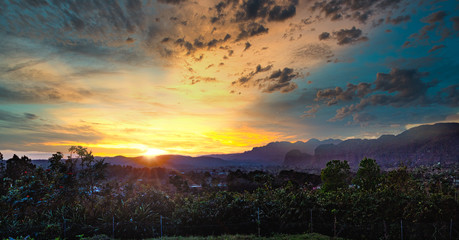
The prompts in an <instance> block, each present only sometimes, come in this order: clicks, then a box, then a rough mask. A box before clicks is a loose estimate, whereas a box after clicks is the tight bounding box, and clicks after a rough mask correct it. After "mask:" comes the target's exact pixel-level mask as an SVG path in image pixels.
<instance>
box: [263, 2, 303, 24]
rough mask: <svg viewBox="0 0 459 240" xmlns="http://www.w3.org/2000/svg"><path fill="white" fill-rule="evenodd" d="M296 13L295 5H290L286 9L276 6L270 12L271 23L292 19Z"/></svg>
mask: <svg viewBox="0 0 459 240" xmlns="http://www.w3.org/2000/svg"><path fill="white" fill-rule="evenodd" d="M295 13H296V7H295V5H293V4H292V5H289V6H286V7H282V6H274V7H273V8H272V9H271V11H269V18H268V20H270V21H284V20H285V19H288V18H291V17H293V16H294V15H295Z"/></svg>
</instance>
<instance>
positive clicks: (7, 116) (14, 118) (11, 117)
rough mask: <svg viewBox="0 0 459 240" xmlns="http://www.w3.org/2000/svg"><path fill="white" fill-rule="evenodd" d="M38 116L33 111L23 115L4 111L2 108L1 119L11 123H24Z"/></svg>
mask: <svg viewBox="0 0 459 240" xmlns="http://www.w3.org/2000/svg"><path fill="white" fill-rule="evenodd" d="M37 118H38V116H37V115H35V114H33V113H24V114H23V115H20V114H15V113H11V112H8V111H3V110H1V109H0V121H4V122H10V123H22V122H25V121H29V120H34V119H37Z"/></svg>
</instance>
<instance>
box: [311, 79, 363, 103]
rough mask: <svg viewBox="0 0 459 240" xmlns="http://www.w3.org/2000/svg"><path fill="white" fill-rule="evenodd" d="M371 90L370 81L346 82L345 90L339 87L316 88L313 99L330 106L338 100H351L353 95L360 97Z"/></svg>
mask: <svg viewBox="0 0 459 240" xmlns="http://www.w3.org/2000/svg"><path fill="white" fill-rule="evenodd" d="M371 92H372V90H371V84H370V83H359V84H357V85H354V84H351V83H348V84H347V88H346V90H343V89H342V88H341V87H336V88H334V89H333V88H331V89H324V90H318V91H317V93H316V99H315V100H316V101H321V100H322V101H325V102H326V103H327V105H329V106H330V105H334V104H337V103H338V101H351V100H353V99H354V98H355V97H359V98H362V97H364V96H366V95H367V94H368V93H371Z"/></svg>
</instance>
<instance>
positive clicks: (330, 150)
mask: <svg viewBox="0 0 459 240" xmlns="http://www.w3.org/2000/svg"><path fill="white" fill-rule="evenodd" d="M458 149H459V123H437V124H434V125H421V126H418V127H414V128H411V129H409V130H406V131H404V132H402V133H400V134H398V135H382V136H380V137H379V138H377V139H349V140H345V141H342V140H339V139H327V140H323V141H320V140H317V139H310V140H309V141H307V142H301V141H298V142H295V143H290V142H272V143H269V144H267V145H266V146H262V147H255V148H253V149H252V150H250V151H246V152H243V153H235V154H213V155H206V156H198V157H190V156H183V155H161V156H157V157H153V158H151V157H143V156H141V157H124V156H116V157H106V158H105V161H106V162H108V163H110V164H116V165H128V166H132V167H165V168H173V169H198V168H199V169H203V168H218V167H230V166H233V167H261V166H286V167H296V168H305V169H313V168H314V169H320V168H323V167H324V166H325V164H326V163H327V162H328V161H330V160H333V159H339V160H347V161H348V162H349V164H350V166H351V168H353V169H356V168H357V167H358V164H359V162H360V160H362V159H363V158H364V157H368V158H373V159H375V160H376V161H377V162H378V164H379V165H380V166H381V167H382V168H383V169H387V168H393V167H397V166H399V165H400V164H404V165H406V166H408V167H415V166H419V165H433V164H439V163H440V164H442V165H452V164H458V163H459V152H458ZM97 158H98V159H100V157H97ZM37 163H38V162H37Z"/></svg>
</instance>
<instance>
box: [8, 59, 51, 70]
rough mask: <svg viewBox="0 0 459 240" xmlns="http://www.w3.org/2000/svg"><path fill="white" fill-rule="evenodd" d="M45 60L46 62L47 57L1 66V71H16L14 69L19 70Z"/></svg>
mask: <svg viewBox="0 0 459 240" xmlns="http://www.w3.org/2000/svg"><path fill="white" fill-rule="evenodd" d="M44 62H46V60H45V59H40V60H31V61H27V62H23V63H19V64H16V65H14V66H12V67H0V72H1V73H9V72H14V71H18V70H21V69H23V68H27V67H32V66H35V65H37V64H40V63H44Z"/></svg>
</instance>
